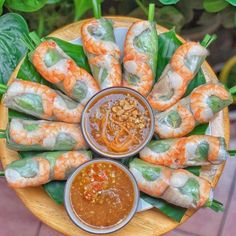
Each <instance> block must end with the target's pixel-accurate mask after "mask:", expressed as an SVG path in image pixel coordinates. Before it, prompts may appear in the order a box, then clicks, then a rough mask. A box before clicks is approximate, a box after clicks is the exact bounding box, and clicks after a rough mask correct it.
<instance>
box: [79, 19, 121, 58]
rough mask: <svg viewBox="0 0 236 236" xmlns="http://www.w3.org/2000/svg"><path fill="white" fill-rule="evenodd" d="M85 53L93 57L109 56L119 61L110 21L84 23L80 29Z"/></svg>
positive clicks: (118, 51) (118, 52)
mask: <svg viewBox="0 0 236 236" xmlns="http://www.w3.org/2000/svg"><path fill="white" fill-rule="evenodd" d="M81 36H82V40H83V47H84V49H85V51H86V52H87V53H89V54H93V55H111V56H113V57H115V58H116V59H118V60H119V58H120V49H119V47H118V46H117V45H116V43H115V37H114V33H113V26H112V23H111V21H110V20H108V19H105V18H101V19H94V20H91V21H87V22H85V23H84V24H83V25H82V27H81Z"/></svg>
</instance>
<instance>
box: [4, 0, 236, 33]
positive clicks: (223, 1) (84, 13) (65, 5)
mask: <svg viewBox="0 0 236 236" xmlns="http://www.w3.org/2000/svg"><path fill="white" fill-rule="evenodd" d="M99 2H104V4H103V8H104V9H103V12H104V15H130V16H136V17H142V18H146V16H145V15H147V6H148V4H149V3H151V2H154V3H155V4H156V5H157V9H156V19H157V21H158V22H159V24H161V25H163V26H165V27H167V28H172V27H173V26H175V28H176V31H177V32H180V31H181V30H184V31H185V30H186V29H188V28H191V30H192V31H199V32H200V31H202V30H206V29H208V30H211V31H214V30H215V29H216V28H217V27H219V26H220V25H223V26H224V27H225V28H232V27H234V26H235V13H236V8H235V7H236V0H99ZM91 9H92V0H74V1H72V0H0V14H2V13H7V12H17V13H20V14H21V15H22V16H23V17H24V18H25V19H26V20H27V22H28V23H29V27H30V29H31V30H36V31H37V33H38V34H39V35H40V36H42V35H46V34H48V33H49V32H51V31H53V30H54V29H56V28H59V27H61V26H62V25H65V24H67V23H69V22H72V21H76V20H79V19H81V18H84V17H85V18H86V17H90V16H92V15H91Z"/></svg>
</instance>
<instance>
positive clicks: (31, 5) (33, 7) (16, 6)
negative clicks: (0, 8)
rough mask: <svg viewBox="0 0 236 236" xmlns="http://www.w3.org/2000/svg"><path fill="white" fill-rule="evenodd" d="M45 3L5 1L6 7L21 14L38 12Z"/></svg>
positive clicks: (40, 1)
mask: <svg viewBox="0 0 236 236" xmlns="http://www.w3.org/2000/svg"><path fill="white" fill-rule="evenodd" d="M46 3H47V0H17V1H16V0H6V1H5V4H6V6H7V7H9V8H11V9H13V10H17V11H23V12H34V11H38V10H39V9H40V8H42V7H43V6H44V5H45V4H46Z"/></svg>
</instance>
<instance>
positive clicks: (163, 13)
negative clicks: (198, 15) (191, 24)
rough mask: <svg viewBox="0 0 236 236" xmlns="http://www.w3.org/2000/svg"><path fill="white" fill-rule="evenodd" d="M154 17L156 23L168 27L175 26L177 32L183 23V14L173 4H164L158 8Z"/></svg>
mask: <svg viewBox="0 0 236 236" xmlns="http://www.w3.org/2000/svg"><path fill="white" fill-rule="evenodd" d="M156 19H157V22H158V24H160V25H163V26H165V27H166V28H168V29H171V28H173V27H175V29H176V31H177V32H179V31H180V30H181V28H182V27H183V26H184V24H185V18H184V14H182V13H181V12H180V11H179V9H177V8H176V7H174V6H164V7H162V8H160V9H158V11H157V13H156Z"/></svg>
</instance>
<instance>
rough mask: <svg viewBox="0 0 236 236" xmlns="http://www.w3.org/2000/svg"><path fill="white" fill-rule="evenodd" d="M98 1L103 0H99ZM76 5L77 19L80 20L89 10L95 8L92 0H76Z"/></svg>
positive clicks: (101, 0)
mask: <svg viewBox="0 0 236 236" xmlns="http://www.w3.org/2000/svg"><path fill="white" fill-rule="evenodd" d="M97 1H98V3H101V2H103V0H97ZM74 5H75V18H74V19H75V21H76V20H79V19H80V18H81V17H82V16H83V15H84V14H85V13H86V12H87V11H88V10H90V9H92V8H93V3H92V0H74Z"/></svg>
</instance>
